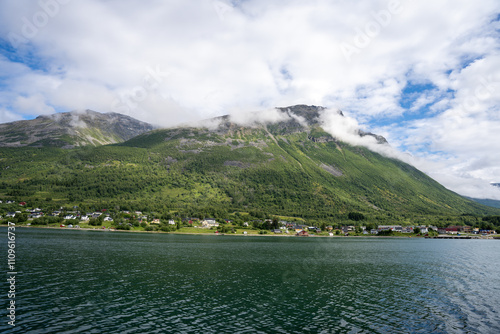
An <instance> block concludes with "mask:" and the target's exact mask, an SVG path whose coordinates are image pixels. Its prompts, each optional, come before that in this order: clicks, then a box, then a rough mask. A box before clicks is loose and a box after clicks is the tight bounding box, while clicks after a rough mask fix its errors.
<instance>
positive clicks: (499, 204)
mask: <svg viewBox="0 0 500 334" xmlns="http://www.w3.org/2000/svg"><path fill="white" fill-rule="evenodd" d="M467 198H468V199H470V200H472V201H475V202H478V203H481V204H483V205H487V206H490V207H492V208H499V209H500V201H498V200H495V199H484V198H471V197H467Z"/></svg>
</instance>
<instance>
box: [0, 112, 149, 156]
mask: <svg viewBox="0 0 500 334" xmlns="http://www.w3.org/2000/svg"><path fill="white" fill-rule="evenodd" d="M151 130H153V126H152V125H150V124H147V123H144V122H141V121H138V120H136V119H133V118H132V117H129V116H125V115H121V114H117V113H107V114H102V113H98V112H95V111H92V110H85V111H73V112H66V113H58V114H54V115H49V116H38V117H37V118H36V119H33V120H26V121H17V122H11V123H5V124H0V147H22V146H33V147H62V148H73V147H78V146H88V145H90V146H99V145H106V144H114V143H121V142H123V141H126V140H128V139H130V138H133V137H135V136H137V135H140V134H142V133H144V132H147V131H151Z"/></svg>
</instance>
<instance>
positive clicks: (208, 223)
mask: <svg viewBox="0 0 500 334" xmlns="http://www.w3.org/2000/svg"><path fill="white" fill-rule="evenodd" d="M201 226H203V227H205V228H210V227H217V226H219V223H217V221H216V220H215V219H213V218H207V219H205V220H204V221H202V222H201Z"/></svg>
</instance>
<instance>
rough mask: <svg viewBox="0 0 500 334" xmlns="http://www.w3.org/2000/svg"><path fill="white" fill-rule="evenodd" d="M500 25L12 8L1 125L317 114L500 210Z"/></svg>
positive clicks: (345, 15) (5, 17) (241, 7)
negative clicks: (87, 114) (312, 108)
mask: <svg viewBox="0 0 500 334" xmlns="http://www.w3.org/2000/svg"><path fill="white" fill-rule="evenodd" d="M499 18H500V3H499V2H498V1H497V0H477V1H468V0H467V1H466V0H458V1H453V0H433V1H430V0H423V1H411V0H404V1H403V0H401V1H400V0H390V1H381V0H358V1H327V0H312V1H307V2H305V1H299V0H283V1H277V0H274V1H273V0H266V1H264V0H247V1H232V2H231V1H223V0H198V1H194V0H183V1H181V0H171V1H164V2H162V1H152V0H151V1H142V2H137V1H132V0H121V1H118V0H108V1H102V0H87V1H74V0H42V1H38V2H35V1H27V0H17V1H13V0H12V1H2V2H0V122H9V121H15V120H20V119H30V118H33V117H36V116H38V115H41V114H51V113H55V112H63V111H70V110H76V109H93V110H97V111H101V112H109V111H114V112H121V113H124V114H128V115H130V116H133V117H135V118H138V119H140V120H143V121H147V122H151V123H154V124H157V125H162V126H172V125H175V124H179V123H185V122H195V121H198V120H200V119H206V118H208V117H212V116H218V115H222V114H227V113H232V114H238V113H244V112H248V111H254V110H266V109H269V108H273V107H277V106H279V107H282V106H288V105H294V104H299V103H300V104H313V105H321V106H325V107H328V108H330V109H331V110H337V109H341V110H343V112H344V114H345V115H346V116H347V117H349V121H348V122H347V123H346V124H345V125H346V126H347V127H349V126H352V125H356V126H358V125H359V126H360V127H362V128H363V129H365V130H369V131H372V132H375V133H378V134H381V135H384V136H385V137H386V138H387V139H388V140H389V142H390V143H391V145H392V147H393V148H394V149H395V150H397V151H398V152H399V154H400V155H401V156H402V157H403V158H404V159H406V160H407V161H409V162H411V163H413V164H414V165H415V166H417V167H418V168H420V169H422V170H423V171H425V172H426V173H428V174H429V175H430V176H432V177H433V178H435V179H436V180H438V181H439V182H441V183H442V184H444V185H445V186H446V187H448V188H450V189H452V190H454V191H457V192H459V193H461V194H464V195H468V196H475V197H489V198H497V199H500V189H498V188H494V187H491V186H490V185H489V183H490V182H500V167H499V166H500V155H499V154H498V151H500V150H499V149H500V147H499V144H498V143H500V116H499V114H500V113H499V106H500V94H499V92H500V73H499V72H500V71H499V69H500V54H499V31H500V22H499ZM341 123H342V122H341ZM330 125H331V124H330ZM329 127H330V128H332V129H335V131H340V132H342V131H343V130H342V129H340V128H339V127H338V126H335V125H331V126H329ZM339 136H340V135H339Z"/></svg>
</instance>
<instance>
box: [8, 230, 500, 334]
mask: <svg viewBox="0 0 500 334" xmlns="http://www.w3.org/2000/svg"><path fill="white" fill-rule="evenodd" d="M0 237H1V253H2V254H4V259H5V260H2V262H3V263H4V264H3V265H2V268H4V269H3V272H4V273H3V275H5V276H7V275H6V272H7V269H6V266H5V263H6V262H7V261H6V258H7V256H6V242H4V241H5V240H6V229H5V228H1V229H0ZM17 250H18V254H17V269H18V271H19V275H18V276H17V282H16V289H17V294H16V305H17V310H16V312H17V321H16V327H15V328H14V330H12V328H11V327H10V326H8V325H7V320H6V312H5V307H6V305H7V301H6V294H7V288H8V287H7V284H6V283H5V281H4V282H3V284H2V285H1V289H2V290H1V295H2V300H3V302H2V305H3V306H2V314H1V315H2V321H1V323H0V332H13V333H500V314H499V312H500V293H499V290H498V288H499V287H500V284H499V283H500V265H499V264H500V263H499V262H500V261H499V258H500V257H499V255H500V241H495V240H491V241H489V240H424V239H375V238H366V239H353V238H346V239H341V238H295V237H291V238H286V237H243V236H188V235H185V236H184V235H166V234H161V235H160V234H139V233H119V232H93V231H66V230H43V229H18V231H17Z"/></svg>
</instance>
